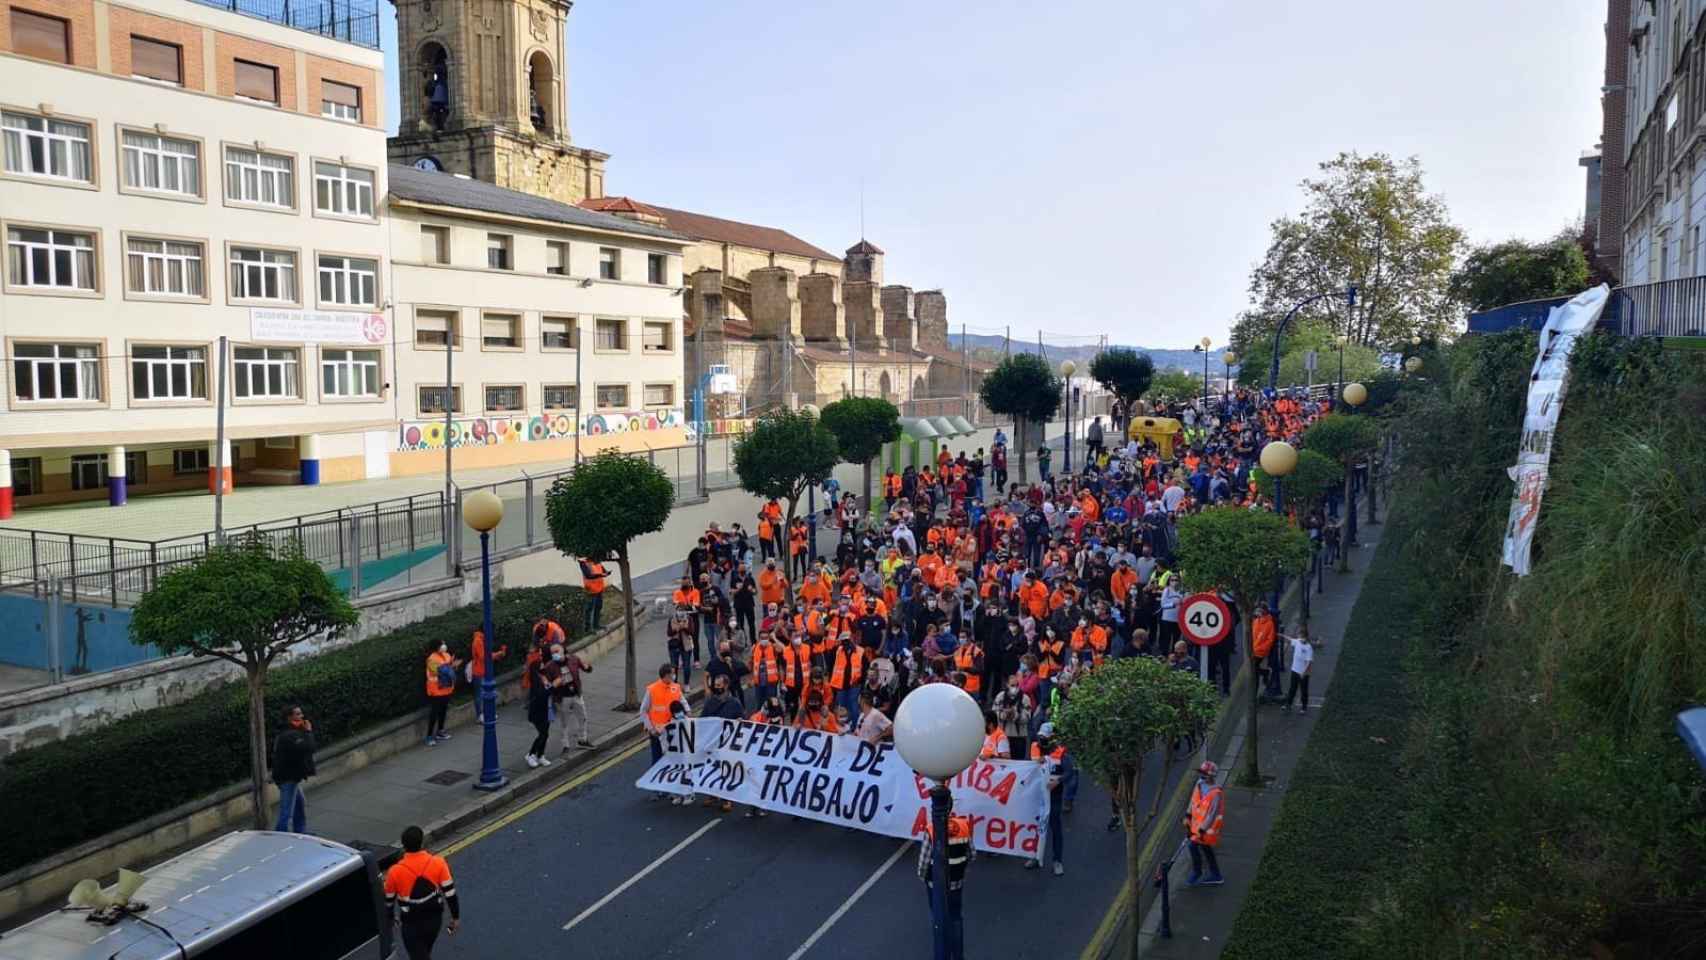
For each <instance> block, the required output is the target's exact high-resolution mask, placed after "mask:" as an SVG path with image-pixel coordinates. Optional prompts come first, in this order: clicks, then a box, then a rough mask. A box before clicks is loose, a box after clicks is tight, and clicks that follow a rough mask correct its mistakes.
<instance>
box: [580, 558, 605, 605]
mask: <svg viewBox="0 0 1706 960" xmlns="http://www.w3.org/2000/svg"><path fill="white" fill-rule="evenodd" d="M607 576H609V574H607V573H606V572H605V570H604V564H602V563H599V562H598V561H597V560H582V561H581V586H583V587H585V588H586V592H587V593H590V594H592V595H593V596H595V597H596V596H598V595H599V594H601V593H603V592H604V580H605V578H606V577H607Z"/></svg>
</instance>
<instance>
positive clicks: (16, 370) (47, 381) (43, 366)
mask: <svg viewBox="0 0 1706 960" xmlns="http://www.w3.org/2000/svg"><path fill="white" fill-rule="evenodd" d="M100 353H101V348H100V345H99V344H93V343H19V344H14V345H13V346H12V395H13V396H14V397H16V398H17V399H18V400H20V401H25V402H33V401H41V400H99V399H101V357H100Z"/></svg>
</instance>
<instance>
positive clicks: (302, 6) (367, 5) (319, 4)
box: [195, 0, 379, 50]
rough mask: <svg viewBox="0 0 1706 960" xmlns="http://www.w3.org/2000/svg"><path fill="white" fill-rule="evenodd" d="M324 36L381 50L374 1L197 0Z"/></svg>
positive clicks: (377, 12) (203, 4) (204, 4)
mask: <svg viewBox="0 0 1706 960" xmlns="http://www.w3.org/2000/svg"><path fill="white" fill-rule="evenodd" d="M195 2H196V3H199V4H201V5H202V6H204V7H216V8H218V9H220V10H229V11H231V12H232V13H240V14H243V15H244V16H248V17H255V18H257V19H260V20H266V21H268V22H271V23H276V24H279V25H281V26H286V27H293V28H295V29H297V30H302V31H305V32H307V33H317V34H319V35H320V36H322V37H331V38H332V39H334V40H343V41H346V42H348V43H354V44H359V45H361V46H363V47H370V48H372V49H374V50H377V49H379V11H378V8H377V6H376V5H375V4H374V2H373V0H195Z"/></svg>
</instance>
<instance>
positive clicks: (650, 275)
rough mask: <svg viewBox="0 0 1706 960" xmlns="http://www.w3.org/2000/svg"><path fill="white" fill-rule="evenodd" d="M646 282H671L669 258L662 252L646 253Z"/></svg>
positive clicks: (660, 283)
mask: <svg viewBox="0 0 1706 960" xmlns="http://www.w3.org/2000/svg"><path fill="white" fill-rule="evenodd" d="M646 282H647V283H655V284H659V285H662V284H665V283H668V282H669V258H668V257H666V256H664V255H663V254H661V253H648V254H646Z"/></svg>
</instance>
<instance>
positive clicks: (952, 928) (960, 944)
mask: <svg viewBox="0 0 1706 960" xmlns="http://www.w3.org/2000/svg"><path fill="white" fill-rule="evenodd" d="M935 841H936V825H935V824H934V823H932V822H930V821H928V820H926V821H925V824H924V836H923V837H921V838H919V841H918V879H920V880H922V881H924V893H925V896H927V897H928V898H929V900H930V921H931V923H932V924H934V925H935V926H936V927H937V928H938V929H940V930H942V931H943V932H944V934H945V936H944V937H943V938H942V939H943V940H944V941H946V946H947V953H946V954H941V953H938V954H937V957H938V958H942V960H965V955H966V945H965V920H964V914H963V913H962V912H961V906H960V904H961V894H962V893H963V889H962V888H963V887H964V886H965V882H966V864H968V863H970V862H971V861H972V860H973V858H975V857H976V856H977V852H976V850H975V849H974V848H973V847H972V837H971V820H970V819H968V818H967V817H965V816H963V815H961V814H957V813H950V814H948V842H947V844H946V846H947V857H946V858H945V860H946V863H945V866H946V868H947V869H946V873H947V879H948V887H947V889H946V890H945V891H943V893H942V903H941V907H940V908H939V907H938V906H937V903H936V842H935ZM939 943H940V941H939Z"/></svg>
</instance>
